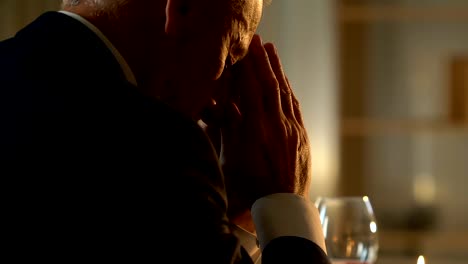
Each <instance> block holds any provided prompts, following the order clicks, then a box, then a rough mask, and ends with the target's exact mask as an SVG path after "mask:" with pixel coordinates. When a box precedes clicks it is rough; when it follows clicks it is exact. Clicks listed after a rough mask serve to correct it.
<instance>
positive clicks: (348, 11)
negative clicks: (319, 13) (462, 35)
mask: <svg viewBox="0 0 468 264" xmlns="http://www.w3.org/2000/svg"><path fill="white" fill-rule="evenodd" d="M338 18H339V21H341V22H345V23H369V22H424V21H427V22H468V5H463V6H450V7H447V6H446V5H443V6H436V5H432V6H424V7H423V6H421V7H416V6H411V7H410V6H398V5H372V6H346V5H345V6H339V7H338Z"/></svg>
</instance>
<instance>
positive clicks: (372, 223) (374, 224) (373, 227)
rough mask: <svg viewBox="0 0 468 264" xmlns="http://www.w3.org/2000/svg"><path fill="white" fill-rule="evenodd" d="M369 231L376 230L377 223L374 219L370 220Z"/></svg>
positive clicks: (373, 231)
mask: <svg viewBox="0 0 468 264" xmlns="http://www.w3.org/2000/svg"><path fill="white" fill-rule="evenodd" d="M370 231H371V232H372V233H375V232H377V224H376V223H375V222H374V221H372V222H370Z"/></svg>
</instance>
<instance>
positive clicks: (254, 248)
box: [233, 225, 261, 263]
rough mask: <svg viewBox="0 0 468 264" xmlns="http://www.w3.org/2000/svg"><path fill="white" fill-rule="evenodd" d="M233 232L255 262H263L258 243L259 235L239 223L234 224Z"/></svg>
mask: <svg viewBox="0 0 468 264" xmlns="http://www.w3.org/2000/svg"><path fill="white" fill-rule="evenodd" d="M233 232H234V234H235V235H236V236H237V238H239V241H240V244H241V245H242V246H243V247H244V249H245V250H246V251H247V253H249V255H250V257H251V258H252V260H253V262H254V263H260V262H261V251H260V248H259V247H258V245H257V237H256V236H255V235H254V234H252V233H250V232H249V231H247V230H245V229H243V228H242V227H240V226H238V225H234V226H233Z"/></svg>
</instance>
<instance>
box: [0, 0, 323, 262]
mask: <svg viewBox="0 0 468 264" xmlns="http://www.w3.org/2000/svg"><path fill="white" fill-rule="evenodd" d="M263 5H264V3H263V1H262V0H81V1H80V0H68V1H64V3H63V10H61V11H60V12H48V13H45V14H43V15H42V16H40V17H39V18H37V19H36V20H35V21H34V22H32V23H31V24H30V25H28V26H26V27H25V28H24V29H22V30H21V31H19V32H18V33H17V34H16V36H15V37H13V38H11V39H8V40H5V41H3V42H0V84H1V88H0V101H1V102H0V107H1V111H0V122H1V123H0V124H1V132H0V144H1V146H0V161H1V163H2V164H1V165H2V166H1V168H2V169H1V170H2V176H3V177H2V184H1V186H2V187H4V189H5V191H4V192H3V193H4V194H5V195H6V197H7V198H6V199H4V203H5V206H4V209H3V212H2V215H3V217H2V219H3V220H4V222H3V223H4V230H3V231H4V232H2V238H3V240H4V241H8V245H9V248H8V249H4V250H5V252H12V253H13V254H14V255H15V257H17V258H23V257H32V258H34V259H36V260H48V261H50V260H60V262H68V261H73V260H81V261H83V260H86V261H115V260H118V261H131V262H137V261H138V260H137V259H143V260H147V261H150V262H162V260H165V261H166V262H170V263H173V262H180V263H189V262H190V263H252V261H258V256H259V254H260V250H261V255H262V262H263V263H328V259H327V256H326V254H325V246H324V239H323V235H322V232H321V228H320V222H319V219H318V215H317V212H316V209H315V207H314V206H313V205H312V204H311V202H310V201H309V199H308V198H307V196H308V192H309V184H310V154H309V145H308V141H307V135H306V132H305V129H304V126H303V123H302V117H301V112H300V109H299V104H298V102H297V100H296V99H295V97H294V94H293V92H292V90H291V88H290V85H289V83H288V80H287V78H286V77H285V75H284V72H283V70H282V68H281V63H280V60H279V57H278V55H277V52H276V50H275V47H274V46H273V45H272V44H270V43H267V44H263V43H262V41H261V39H260V37H259V36H257V35H255V31H256V28H257V26H258V24H259V21H260V19H261V15H262V9H263ZM202 120H203V121H202ZM200 125H202V126H203V128H204V130H203V129H202V128H201V127H200ZM213 132H214V133H213ZM208 135H209V136H208ZM214 146H216V147H218V146H219V148H215V147H214ZM216 150H217V151H218V152H216ZM5 223H7V224H5ZM254 234H256V235H257V236H255V235H254ZM256 238H258V243H259V248H258V247H257V245H256V243H255V241H256ZM166 259H169V260H166Z"/></svg>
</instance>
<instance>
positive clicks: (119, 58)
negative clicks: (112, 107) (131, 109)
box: [59, 10, 137, 86]
mask: <svg viewBox="0 0 468 264" xmlns="http://www.w3.org/2000/svg"><path fill="white" fill-rule="evenodd" d="M59 12H60V13H62V14H65V15H67V16H69V17H72V18H74V19H76V20H78V21H80V22H81V23H83V24H84V25H85V26H86V27H88V28H89V29H90V30H91V31H93V32H94V33H95V34H96V35H97V36H98V37H99V38H100V39H101V40H102V42H104V44H105V45H106V46H107V48H109V50H110V51H111V52H112V54H113V55H114V57H115V59H116V60H117V61H118V62H119V64H120V68H121V69H122V71H123V73H124V74H125V78H127V80H128V81H129V82H130V83H131V84H133V85H135V86H137V81H136V78H135V75H134V74H133V71H132V69H131V68H130V66H129V65H128V63H127V62H126V61H125V59H124V58H123V57H122V54H120V52H119V51H118V50H117V49H116V48H115V46H114V45H112V43H111V42H110V40H109V39H108V38H107V37H106V36H105V35H104V34H103V33H102V32H101V31H100V30H99V29H98V28H97V27H96V26H94V25H93V24H91V22H89V21H88V20H86V19H85V18H83V17H82V16H80V15H77V14H75V13H72V12H68V11H64V10H61V11H59Z"/></svg>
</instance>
